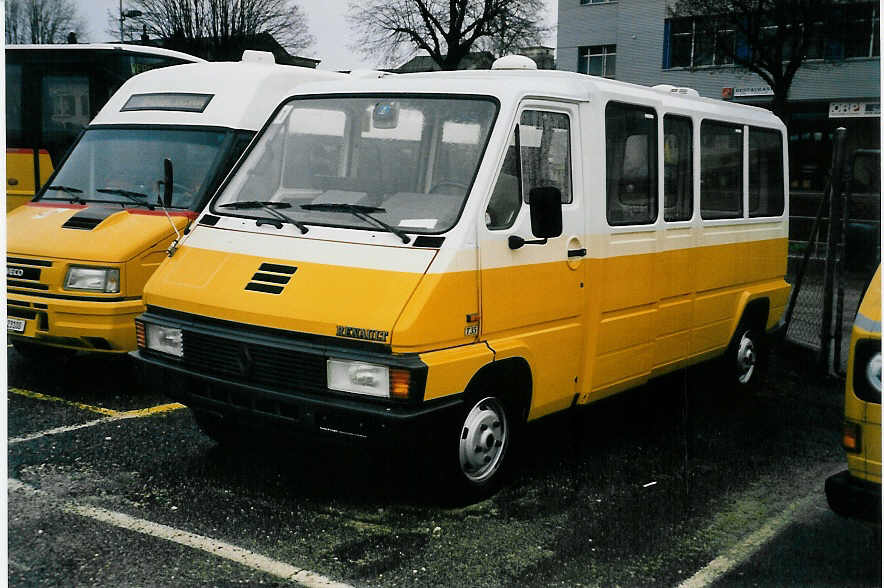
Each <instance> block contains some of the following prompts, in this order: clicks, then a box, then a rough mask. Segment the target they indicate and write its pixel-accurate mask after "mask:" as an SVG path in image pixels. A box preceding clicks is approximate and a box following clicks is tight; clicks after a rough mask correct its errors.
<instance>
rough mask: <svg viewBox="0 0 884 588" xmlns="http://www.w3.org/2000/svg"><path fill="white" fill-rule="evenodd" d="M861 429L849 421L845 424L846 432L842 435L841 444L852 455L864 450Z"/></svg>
mask: <svg viewBox="0 0 884 588" xmlns="http://www.w3.org/2000/svg"><path fill="white" fill-rule="evenodd" d="M860 437H861V429H860V427H859V425H858V424H856V423H851V422H849V421H847V422H845V423H844V430H843V432H842V434H841V444H842V445H843V446H844V449H845V450H846V451H850V452H851V453H859V452H860V450H862V440H861V438H860Z"/></svg>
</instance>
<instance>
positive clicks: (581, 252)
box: [568, 248, 586, 257]
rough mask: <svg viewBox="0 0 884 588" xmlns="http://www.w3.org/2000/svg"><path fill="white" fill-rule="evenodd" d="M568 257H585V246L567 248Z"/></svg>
mask: <svg viewBox="0 0 884 588" xmlns="http://www.w3.org/2000/svg"><path fill="white" fill-rule="evenodd" d="M568 257H586V248H583V249H568Z"/></svg>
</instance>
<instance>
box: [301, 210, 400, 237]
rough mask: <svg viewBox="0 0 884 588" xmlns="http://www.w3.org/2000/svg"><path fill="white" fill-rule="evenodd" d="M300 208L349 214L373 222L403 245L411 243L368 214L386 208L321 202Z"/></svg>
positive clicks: (395, 230) (397, 230) (393, 228)
mask: <svg viewBox="0 0 884 588" xmlns="http://www.w3.org/2000/svg"><path fill="white" fill-rule="evenodd" d="M301 208H303V209H304V210H316V211H319V212H349V213H350V214H352V215H353V216H355V217H357V218H361V219H362V220H365V221H370V222H373V223H374V224H376V225H377V226H379V227H381V228H383V229H384V230H386V231H388V232H390V233H393V234H394V235H396V236H397V237H399V238H400V239H402V242H403V243H410V242H411V238H410V237H409V236H408V235H406V234H405V232H404V231H401V230H400V229H397V228H396V227H394V226H391V225H388V224H387V223H385V222H384V221H382V220H381V219H379V218H375V217H373V216H371V214H369V213H371V212H387V209H386V208H378V207H377V206H363V205H362V204H348V203H346V202H322V203H316V204H302V205H301Z"/></svg>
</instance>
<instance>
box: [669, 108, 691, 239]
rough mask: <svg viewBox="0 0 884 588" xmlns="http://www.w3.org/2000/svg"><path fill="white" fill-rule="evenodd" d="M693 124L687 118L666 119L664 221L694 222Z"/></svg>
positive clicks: (671, 117) (674, 117) (672, 117)
mask: <svg viewBox="0 0 884 588" xmlns="http://www.w3.org/2000/svg"><path fill="white" fill-rule="evenodd" d="M692 135H693V123H692V122H691V119H689V118H688V117H686V116H673V115H669V114H667V115H666V116H664V117H663V218H664V219H665V220H666V221H670V222H671V221H685V220H690V219H691V217H692V216H693V213H694V146H693V138H692Z"/></svg>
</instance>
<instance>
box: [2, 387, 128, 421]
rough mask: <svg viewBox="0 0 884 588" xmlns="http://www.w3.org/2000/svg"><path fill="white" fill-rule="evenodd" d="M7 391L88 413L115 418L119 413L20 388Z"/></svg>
mask: <svg viewBox="0 0 884 588" xmlns="http://www.w3.org/2000/svg"><path fill="white" fill-rule="evenodd" d="M9 391H10V392H12V393H13V394H18V395H19V396H24V397H26V398H34V399H36V400H48V401H49V402H59V403H61V404H67V405H68V406H75V407H77V408H80V409H82V410H88V411H90V412H97V413H98V414H106V415H108V416H117V415H118V414H119V411H116V410H111V409H109V408H103V407H101V406H92V405H89V404H83V403H82V402H74V401H72V400H65V399H64V398H59V397H57V396H49V395H47V394H40V393H39V392H31V391H30V390H23V389H21V388H9Z"/></svg>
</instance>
